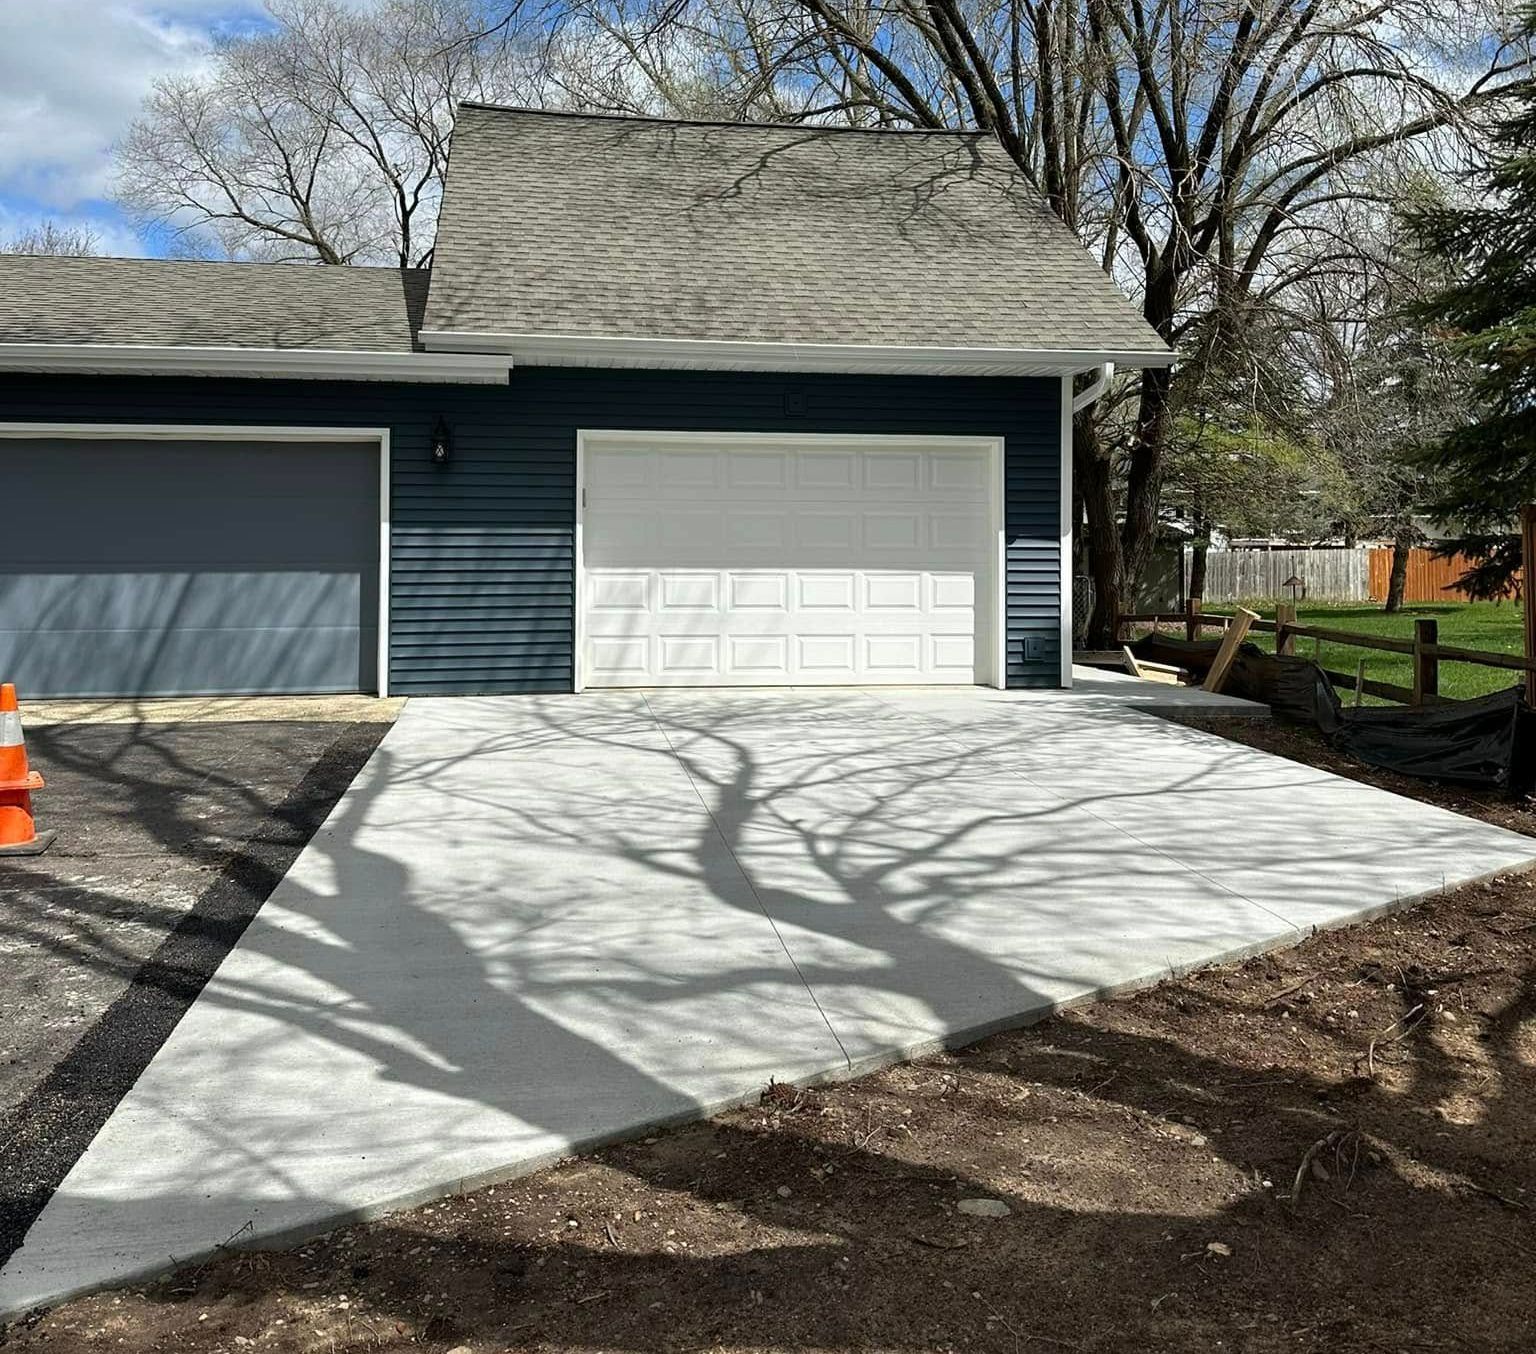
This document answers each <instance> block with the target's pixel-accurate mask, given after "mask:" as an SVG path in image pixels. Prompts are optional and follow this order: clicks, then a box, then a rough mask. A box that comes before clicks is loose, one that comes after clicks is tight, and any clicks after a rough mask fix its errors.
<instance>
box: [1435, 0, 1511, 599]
mask: <svg viewBox="0 0 1536 1354" xmlns="http://www.w3.org/2000/svg"><path fill="white" fill-rule="evenodd" d="M1527 23H1528V25H1530V26H1529V27H1528V30H1527V31H1528V34H1530V33H1533V32H1536V12H1533V16H1532V18H1531V19H1528V20H1527ZM1490 151H1491V159H1492V164H1491V167H1490V168H1488V169H1487V170H1486V171H1484V172H1483V173H1482V174H1481V175H1479V176H1478V178H1477V180H1476V182H1475V184H1474V188H1475V190H1476V192H1475V197H1474V199H1473V200H1471V201H1467V202H1462V203H1459V204H1437V205H1434V206H1427V207H1420V208H1417V209H1416V210H1414V211H1412V212H1410V213H1409V214H1408V217H1409V221H1410V224H1411V226H1412V228H1413V230H1414V233H1415V234H1416V236H1417V237H1418V241H1419V245H1420V248H1421V249H1422V251H1423V252H1424V253H1425V255H1427V256H1428V258H1429V259H1430V260H1433V261H1435V262H1436V263H1438V264H1439V265H1440V266H1441V267H1442V268H1443V269H1444V271H1445V273H1446V275H1447V276H1448V277H1449V279H1450V280H1449V281H1448V282H1447V283H1445V284H1444V285H1442V286H1441V287H1439V288H1438V289H1437V290H1434V291H1432V292H1431V293H1430V294H1429V295H1428V296H1427V297H1426V298H1425V299H1424V300H1422V301H1421V302H1420V303H1419V304H1418V305H1416V306H1415V307H1414V314H1415V316H1416V317H1417V319H1418V320H1419V321H1420V322H1421V323H1423V324H1425V325H1426V326H1427V327H1428V328H1429V329H1430V330H1431V331H1432V332H1434V333H1436V334H1438V335H1439V336H1440V337H1441V339H1442V340H1443V342H1444V344H1445V346H1446V348H1447V349H1448V351H1449V352H1450V354H1451V355H1452V356H1453V357H1454V358H1457V359H1460V361H1461V363H1462V365H1463V370H1464V371H1465V372H1466V373H1467V374H1468V382H1469V386H1468V391H1469V395H1470V400H1469V401H1468V404H1469V407H1468V408H1467V409H1465V410H1464V411H1462V416H1461V417H1460V418H1459V419H1458V420H1457V421H1456V422H1455V423H1454V424H1453V426H1452V427H1451V428H1450V430H1449V431H1448V432H1446V433H1445V434H1444V435H1443V436H1442V437H1440V438H1439V439H1438V440H1437V441H1436V442H1435V443H1434V445H1433V446H1432V447H1430V448H1429V450H1428V451H1427V453H1426V455H1427V457H1428V458H1429V459H1430V460H1432V461H1433V462H1434V463H1435V466H1436V475H1435V479H1436V485H1437V489H1438V493H1437V495H1436V499H1435V501H1434V502H1433V503H1432V504H1431V505H1430V506H1431V510H1432V511H1433V512H1434V514H1435V515H1436V516H1438V517H1439V518H1440V519H1441V520H1442V521H1445V522H1448V523H1454V524H1456V525H1457V526H1458V528H1459V530H1460V531H1461V532H1462V537H1461V539H1459V540H1456V541H1448V542H1446V543H1445V544H1444V547H1443V549H1442V553H1445V554H1449V553H1452V552H1453V551H1456V550H1465V551H1466V552H1467V553H1469V554H1472V555H1473V556H1474V557H1475V558H1476V559H1477V560H1478V561H1479V565H1478V567H1477V568H1474V569H1473V570H1472V571H1471V572H1470V573H1469V574H1468V575H1467V576H1466V578H1465V580H1464V581H1465V583H1467V584H1468V585H1469V586H1471V587H1472V588H1473V589H1474V591H1476V592H1480V593H1481V594H1482V595H1484V596H1495V595H1498V594H1499V593H1500V592H1501V591H1502V589H1503V588H1504V587H1505V586H1506V585H1507V584H1508V582H1509V581H1510V574H1511V573H1512V572H1513V570H1514V568H1516V567H1518V564H1519V550H1518V538H1515V537H1512V536H1511V534H1510V533H1511V532H1512V531H1513V530H1514V528H1515V526H1516V524H1517V522H1518V515H1519V509H1520V505H1521V504H1522V503H1527V502H1532V501H1536V81H1526V82H1524V84H1523V85H1522V87H1521V89H1520V96H1519V104H1518V106H1517V108H1516V111H1515V112H1513V113H1512V114H1511V115H1510V116H1509V117H1508V118H1506V119H1505V120H1503V121H1502V122H1500V123H1499V124H1498V125H1497V127H1496V129H1495V130H1494V133H1493V140H1492V144H1491V146H1490Z"/></svg>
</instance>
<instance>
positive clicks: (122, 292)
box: [0, 254, 427, 352]
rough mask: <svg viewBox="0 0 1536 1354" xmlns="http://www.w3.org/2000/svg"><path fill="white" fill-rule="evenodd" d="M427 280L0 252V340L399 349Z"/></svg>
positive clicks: (413, 275) (405, 347)
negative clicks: (51, 256)
mask: <svg viewBox="0 0 1536 1354" xmlns="http://www.w3.org/2000/svg"><path fill="white" fill-rule="evenodd" d="M426 295H427V273H426V272H425V271H424V270H407V271H401V270H399V269H395V268H334V267H331V268H326V267H303V266H299V265H284V264H274V263H184V262H179V261H167V260H164V259H101V258H50V257H44V256H41V255H32V254H0V342H3V343H60V344H73V343H107V344H152V345H166V346H170V347H185V348H278V349H284V348H308V349H332V350H337V351H351V352H410V351H412V349H413V348H415V347H416V346H418V345H417V344H416V341H415V336H416V331H417V330H418V329H419V328H420V325H421V315H422V309H423V307H424V306H425V304H426Z"/></svg>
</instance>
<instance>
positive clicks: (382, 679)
mask: <svg viewBox="0 0 1536 1354" xmlns="http://www.w3.org/2000/svg"><path fill="white" fill-rule="evenodd" d="M7 437H12V438H23V437H74V438H79V439H81V440H82V441H90V440H91V439H112V440H116V441H120V442H139V441H144V442H149V441H164V442H219V441H222V442H346V443H356V442H376V443H377V444H378V448H379V646H378V660H377V661H378V669H379V671H378V687H379V691H378V694H379V696H380V697H381V698H383V697H385V696H388V695H389V517H390V512H389V479H390V476H389V469H390V445H389V429H388V428H300V427H293V426H290V425H287V424H280V425H264V424H254V423H46V422H39V423H0V438H7Z"/></svg>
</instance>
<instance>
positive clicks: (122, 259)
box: [0, 250, 432, 274]
mask: <svg viewBox="0 0 1536 1354" xmlns="http://www.w3.org/2000/svg"><path fill="white" fill-rule="evenodd" d="M3 259H27V260H30V261H32V262H48V263H76V264H97V263H142V264H146V265H154V266H156V267H161V268H163V267H166V266H183V265H184V266H187V267H213V268H250V269H255V268H267V269H272V268H284V269H291V270H294V271H298V270H310V271H314V272H320V273H322V274H323V273H324V272H325V271H327V270H331V269H335V270H336V271H338V272H346V273H351V274H356V273H395V274H401V273H430V272H431V271H432V269H431V267H430V265H423V266H420V267H411V268H401V267H400V266H399V265H398V264H393V263H346V264H326V263H300V262H297V261H292V260H290V261H285V262H282V263H263V262H261V261H260V260H258V259H175V258H171V259H165V258H149V257H145V256H143V255H138V254H29V253H25V252H23V251H21V250H15V251H5V252H0V260H3Z"/></svg>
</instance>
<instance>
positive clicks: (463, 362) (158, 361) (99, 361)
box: [0, 343, 512, 385]
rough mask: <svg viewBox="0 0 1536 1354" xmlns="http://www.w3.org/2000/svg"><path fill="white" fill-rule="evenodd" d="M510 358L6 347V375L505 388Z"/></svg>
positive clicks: (2, 350)
mask: <svg viewBox="0 0 1536 1354" xmlns="http://www.w3.org/2000/svg"><path fill="white" fill-rule="evenodd" d="M511 366H512V360H511V359H510V358H509V357H508V356H507V355H506V354H504V353H494V352H492V353H486V352H480V353H473V352H463V353H384V352H352V351H345V350H341V349H329V348H289V349H279V348H179V347H178V348H170V347H162V346H158V345H150V344H143V345H140V344H127V343H123V344H119V343H0V371H36V372H74V373H81V374H86V373H89V374H92V375H98V376H102V375H115V374H125V375H146V376H148V375H157V376H235V377H268V378H271V377H284V378H291V379H297V380H311V381H316V380H330V381H426V382H438V383H453V384H474V385H505V384H506V382H507V373H508V371H509V370H510V369H511Z"/></svg>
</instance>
